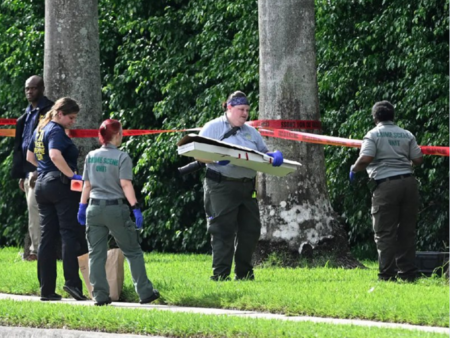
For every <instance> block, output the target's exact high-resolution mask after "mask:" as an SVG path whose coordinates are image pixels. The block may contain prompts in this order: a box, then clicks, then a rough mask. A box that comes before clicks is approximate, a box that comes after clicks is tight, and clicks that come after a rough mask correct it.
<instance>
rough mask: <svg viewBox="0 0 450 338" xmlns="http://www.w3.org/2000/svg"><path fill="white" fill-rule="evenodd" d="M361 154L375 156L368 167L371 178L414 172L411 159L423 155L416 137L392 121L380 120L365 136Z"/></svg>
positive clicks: (376, 178)
mask: <svg viewBox="0 0 450 338" xmlns="http://www.w3.org/2000/svg"><path fill="white" fill-rule="evenodd" d="M360 155H365V156H371V157H374V159H373V161H372V163H370V164H369V166H368V167H367V169H366V170H367V173H368V174H369V177H370V178H373V179H375V180H380V179H382V178H386V177H391V176H396V175H402V174H410V173H412V171H413V170H412V165H411V160H412V159H416V158H419V157H421V156H422V151H421V150H420V147H419V146H418V145H417V142H416V138H415V137H414V135H413V134H412V133H411V132H409V131H408V130H405V129H402V128H400V127H398V126H396V125H395V124H394V122H392V121H384V122H379V123H378V124H377V126H376V127H375V128H373V129H372V130H370V131H369V132H368V133H367V134H366V136H364V139H363V143H362V146H361V151H360Z"/></svg>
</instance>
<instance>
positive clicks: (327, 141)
mask: <svg viewBox="0 0 450 338" xmlns="http://www.w3.org/2000/svg"><path fill="white" fill-rule="evenodd" d="M15 121H16V120H15V119H0V124H3V125H6V124H10V125H13V124H15V123H16V122H15ZM247 123H248V124H249V125H251V126H253V127H255V128H256V127H259V128H260V129H259V132H260V133H261V135H263V136H267V137H276V138H281V139H285V140H293V141H301V142H308V143H315V144H323V145H332V146H344V147H354V148H360V147H361V144H362V141H361V140H351V139H345V138H341V137H334V136H326V135H316V134H310V133H304V132H299V131H291V130H286V129H320V127H321V125H320V122H319V121H301V120H257V121H248V122H247ZM263 126H264V127H263ZM281 126H284V128H285V129H281ZM261 127H263V128H269V129H261ZM200 129H201V128H191V129H169V130H139V129H129V130H124V131H123V136H139V135H152V134H161V133H178V132H186V131H199V130H200ZM0 136H6V137H14V136H15V129H0ZM69 136H70V137H97V136H98V130H97V129H71V130H70V131H69ZM420 148H421V150H422V153H423V154H425V155H437V156H447V157H448V156H450V151H449V149H450V148H449V147H440V146H420Z"/></svg>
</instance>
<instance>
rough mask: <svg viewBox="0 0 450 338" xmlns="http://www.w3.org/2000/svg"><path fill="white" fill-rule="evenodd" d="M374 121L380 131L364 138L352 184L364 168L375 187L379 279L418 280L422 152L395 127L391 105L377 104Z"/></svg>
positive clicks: (409, 135)
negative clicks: (417, 170)
mask: <svg viewBox="0 0 450 338" xmlns="http://www.w3.org/2000/svg"><path fill="white" fill-rule="evenodd" d="M372 117H373V120H374V122H375V124H376V127H375V128H373V129H372V130H370V131H369V132H368V133H367V134H366V135H365V136H364V139H363V143H362V145H361V151H360V155H359V158H358V159H357V160H356V162H355V164H354V165H352V166H351V168H350V181H353V180H354V177H355V173H356V172H358V171H363V170H365V169H366V170H367V173H368V174H369V177H370V179H371V182H373V188H374V190H373V191H372V210H371V214H372V222H373V230H374V232H375V243H376V246H377V250H378V263H379V273H378V279H379V280H381V281H394V280H396V277H397V275H398V277H399V278H400V279H402V280H406V281H414V280H415V279H416V277H417V267H416V264H415V258H416V222H417V216H418V213H419V190H418V187H417V180H416V178H415V177H414V176H413V168H412V166H413V165H420V164H422V161H423V155H422V151H421V149H420V147H419V146H418V145H417V142H416V138H415V137H414V135H413V134H412V133H411V132H409V131H408V130H405V129H402V128H400V127H398V126H397V125H396V124H395V123H394V106H393V105H392V104H391V103H390V102H388V101H380V102H377V103H375V105H374V106H373V107H372Z"/></svg>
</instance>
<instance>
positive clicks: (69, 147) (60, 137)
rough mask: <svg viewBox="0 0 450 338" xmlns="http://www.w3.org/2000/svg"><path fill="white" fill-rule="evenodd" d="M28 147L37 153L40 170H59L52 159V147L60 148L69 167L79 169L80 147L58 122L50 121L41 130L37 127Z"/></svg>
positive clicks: (74, 169) (38, 169) (43, 171)
mask: <svg viewBox="0 0 450 338" xmlns="http://www.w3.org/2000/svg"><path fill="white" fill-rule="evenodd" d="M28 149H29V150H30V151H32V152H33V153H34V154H35V155H36V159H37V161H38V168H37V171H38V172H41V173H47V172H50V171H59V169H58V168H57V167H56V166H55V164H54V163H53V162H52V160H51V159H50V154H49V152H50V149H57V150H59V151H60V152H61V154H62V156H63V157H64V159H65V160H66V162H67V164H68V165H69V167H70V168H71V169H72V170H73V171H76V169H77V158H78V148H77V147H76V146H75V144H74V143H73V142H72V140H71V139H70V137H69V136H67V134H66V132H65V130H64V128H63V127H62V126H61V125H60V124H58V123H56V122H53V121H50V122H49V123H48V124H47V125H46V126H45V127H44V128H42V129H41V130H40V131H38V130H37V129H36V130H35V131H34V133H33V139H32V140H31V142H30V146H29V148H28Z"/></svg>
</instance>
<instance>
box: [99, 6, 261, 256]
mask: <svg viewBox="0 0 450 338" xmlns="http://www.w3.org/2000/svg"><path fill="white" fill-rule="evenodd" d="M103 4H104V6H103V7H102V13H101V15H102V18H101V25H100V31H101V32H102V33H101V34H102V36H101V41H102V50H106V49H108V50H110V51H112V52H113V53H114V54H115V60H114V67H113V68H112V69H111V73H109V74H106V76H105V78H104V91H103V92H104V96H105V100H104V107H105V110H106V111H108V112H110V114H111V116H113V117H115V118H119V119H120V120H121V121H122V122H124V127H125V128H130V129H134V128H136V129H184V128H194V127H201V126H202V125H203V124H204V123H205V122H207V121H209V120H210V119H212V118H214V117H217V116H219V115H220V114H221V113H222V110H221V107H220V105H221V102H223V101H225V100H226V97H227V96H228V94H229V93H231V92H233V91H235V90H238V89H239V90H243V91H245V92H246V93H247V94H248V95H249V96H250V99H251V101H252V102H253V107H254V110H253V116H255V111H256V106H257V88H258V67H259V65H258V60H257V57H258V31H257V29H258V22H257V18H258V17H257V3H256V2H255V1H248V0H246V1H238V2H236V3H229V2H224V1H212V0H201V1H162V2H159V3H158V4H153V3H151V4H150V3H149V2H148V1H144V0H143V1H133V2H128V3H126V2H120V1H104V2H103ZM138 9H139V10H138ZM106 13H107V14H106ZM106 17H109V18H114V21H113V20H109V19H107V18H106ZM116 27H119V29H118V31H117V32H116V33H117V34H118V35H120V36H121V39H113V41H114V42H113V45H109V42H107V41H106V39H105V38H104V36H111V35H114V33H113V32H115V31H116V30H117V28H116ZM117 41H119V43H117ZM103 42H105V43H106V44H107V45H104V44H103ZM105 63H107V62H106V61H105ZM183 135H184V134H181V133H173V134H162V135H160V136H148V137H136V138H133V137H131V138H130V139H129V140H127V142H126V144H125V145H124V148H125V150H127V151H128V152H130V153H132V154H133V155H134V158H135V159H136V167H135V174H136V180H135V184H136V186H137V187H142V190H141V192H142V196H141V198H142V199H144V200H145V202H146V210H145V212H144V215H145V222H146V225H147V226H146V227H145V230H144V233H143V235H144V239H145V242H146V243H145V244H146V247H148V248H153V249H157V250H169V251H205V250H207V248H208V247H209V245H208V242H207V236H206V224H205V223H206V222H205V219H204V211H203V192H202V180H201V176H202V172H199V173H196V174H193V175H190V176H189V177H186V181H183V180H182V179H181V177H179V176H178V172H177V167H180V166H183V165H185V164H187V163H188V162H190V160H192V159H188V158H183V157H180V156H178V155H177V148H176V142H177V141H178V140H179V139H181V137H182V136H183Z"/></svg>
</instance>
